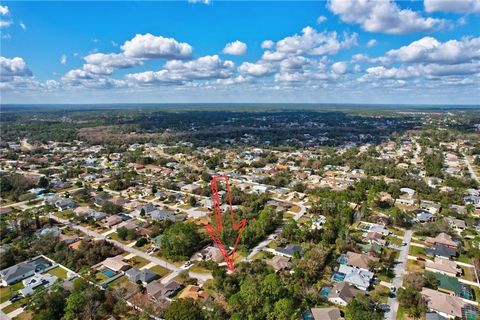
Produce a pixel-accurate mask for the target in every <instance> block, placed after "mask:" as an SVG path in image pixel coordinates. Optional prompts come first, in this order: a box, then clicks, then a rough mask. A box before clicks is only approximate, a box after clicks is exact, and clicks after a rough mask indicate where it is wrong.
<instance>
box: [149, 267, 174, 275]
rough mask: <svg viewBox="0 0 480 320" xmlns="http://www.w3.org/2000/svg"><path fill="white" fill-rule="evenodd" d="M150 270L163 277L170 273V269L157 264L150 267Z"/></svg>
mask: <svg viewBox="0 0 480 320" xmlns="http://www.w3.org/2000/svg"><path fill="white" fill-rule="evenodd" d="M150 270H151V271H153V272H155V273H156V274H158V275H159V276H160V277H164V276H166V275H167V274H169V273H170V270H168V269H167V268H164V267H162V266H159V265H156V266H153V267H151V268H150Z"/></svg>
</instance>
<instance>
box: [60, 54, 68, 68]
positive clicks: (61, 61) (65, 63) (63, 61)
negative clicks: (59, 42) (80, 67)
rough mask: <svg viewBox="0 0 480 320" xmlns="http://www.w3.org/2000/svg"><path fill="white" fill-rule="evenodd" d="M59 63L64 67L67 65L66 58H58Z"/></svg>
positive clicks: (63, 56) (63, 55)
mask: <svg viewBox="0 0 480 320" xmlns="http://www.w3.org/2000/svg"><path fill="white" fill-rule="evenodd" d="M60 63H61V64H63V65H64V66H65V65H67V56H66V55H65V54H62V56H61V57H60Z"/></svg>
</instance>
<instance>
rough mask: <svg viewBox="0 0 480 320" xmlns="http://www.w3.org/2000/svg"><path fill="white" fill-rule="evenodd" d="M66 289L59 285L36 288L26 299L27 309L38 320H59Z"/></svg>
mask: <svg viewBox="0 0 480 320" xmlns="http://www.w3.org/2000/svg"><path fill="white" fill-rule="evenodd" d="M67 296H68V293H67V291H65V289H63V288H62V287H61V286H54V287H52V288H51V289H50V290H37V291H35V293H34V294H33V295H32V296H31V298H30V299H29V300H28V304H27V309H28V310H30V311H32V313H33V314H34V315H35V319H38V320H60V319H61V318H62V316H63V313H64V309H65V305H66V297H67Z"/></svg>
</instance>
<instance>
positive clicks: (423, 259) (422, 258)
mask: <svg viewBox="0 0 480 320" xmlns="http://www.w3.org/2000/svg"><path fill="white" fill-rule="evenodd" d="M417 260H418V261H425V258H424V257H417Z"/></svg>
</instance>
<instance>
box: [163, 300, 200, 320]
mask: <svg viewBox="0 0 480 320" xmlns="http://www.w3.org/2000/svg"><path fill="white" fill-rule="evenodd" d="M203 319H205V318H204V317H203V314H202V310H201V309H200V306H199V305H198V303H197V302H195V301H194V300H193V299H176V300H174V301H173V302H172V303H171V304H170V306H169V307H168V309H167V311H166V312H165V320H203Z"/></svg>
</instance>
